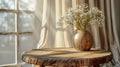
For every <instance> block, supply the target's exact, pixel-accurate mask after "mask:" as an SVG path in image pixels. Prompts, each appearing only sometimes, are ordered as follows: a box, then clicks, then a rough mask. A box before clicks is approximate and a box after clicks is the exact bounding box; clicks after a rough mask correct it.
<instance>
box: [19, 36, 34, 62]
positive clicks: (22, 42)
mask: <svg viewBox="0 0 120 67" xmlns="http://www.w3.org/2000/svg"><path fill="white" fill-rule="evenodd" d="M34 40H35V39H34V37H33V36H32V34H29V35H28V34H21V35H19V52H20V53H19V56H20V60H19V61H22V60H21V56H22V53H23V51H27V50H31V49H35V48H36V45H35V43H34V42H35V41H34Z"/></svg>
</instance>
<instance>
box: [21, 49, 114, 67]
mask: <svg viewBox="0 0 120 67" xmlns="http://www.w3.org/2000/svg"><path fill="white" fill-rule="evenodd" d="M111 59H112V55H111V52H107V51H103V50H102V51H101V50H90V51H78V50H75V49H74V48H51V49H50V48H49V49H48V48H44V49H34V50H30V51H25V52H24V53H23V55H22V60H23V61H25V62H27V63H30V64H36V65H41V67H44V66H50V65H52V66H54V67H56V66H58V65H59V66H60V65H61V67H80V66H92V65H94V66H96V65H99V64H102V63H107V62H109V61H110V60H111Z"/></svg>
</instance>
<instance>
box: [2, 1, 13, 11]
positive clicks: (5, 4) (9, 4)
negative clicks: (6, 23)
mask: <svg viewBox="0 0 120 67" xmlns="http://www.w3.org/2000/svg"><path fill="white" fill-rule="evenodd" d="M0 9H15V0H0Z"/></svg>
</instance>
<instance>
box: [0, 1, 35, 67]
mask: <svg viewBox="0 0 120 67" xmlns="http://www.w3.org/2000/svg"><path fill="white" fill-rule="evenodd" d="M18 1H19V0H15V9H0V12H6V13H15V31H14V32H0V35H11V34H12V35H15V63H14V64H3V65H0V66H2V67H6V66H8V67H9V66H12V67H14V66H15V67H16V66H17V67H21V66H22V64H20V63H19V60H20V59H19V58H18V57H19V35H21V34H28V35H29V34H33V32H32V31H31V32H27V31H26V32H19V31H18V29H19V28H18V23H19V21H18V19H19V14H20V13H23V12H24V13H26V14H33V15H35V14H34V11H30V10H19V2H18Z"/></svg>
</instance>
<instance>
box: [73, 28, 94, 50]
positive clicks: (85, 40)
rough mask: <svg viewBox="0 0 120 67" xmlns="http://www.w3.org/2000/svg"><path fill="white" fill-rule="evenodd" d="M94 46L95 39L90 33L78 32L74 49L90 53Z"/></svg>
mask: <svg viewBox="0 0 120 67" xmlns="http://www.w3.org/2000/svg"><path fill="white" fill-rule="evenodd" d="M92 44H93V37H92V35H91V33H90V32H89V31H85V30H78V31H77V33H76V34H75V36H74V48H75V49H77V50H81V51H89V50H90V48H91V47H92Z"/></svg>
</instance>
